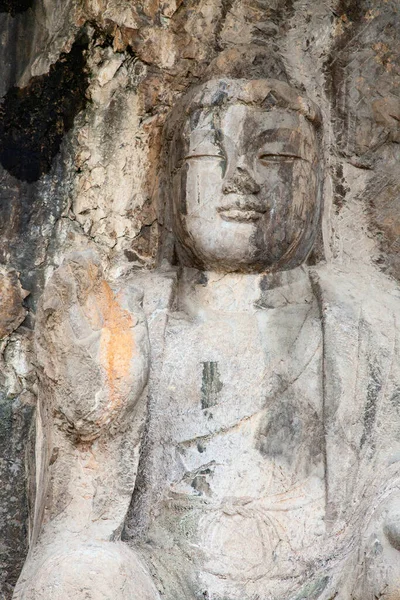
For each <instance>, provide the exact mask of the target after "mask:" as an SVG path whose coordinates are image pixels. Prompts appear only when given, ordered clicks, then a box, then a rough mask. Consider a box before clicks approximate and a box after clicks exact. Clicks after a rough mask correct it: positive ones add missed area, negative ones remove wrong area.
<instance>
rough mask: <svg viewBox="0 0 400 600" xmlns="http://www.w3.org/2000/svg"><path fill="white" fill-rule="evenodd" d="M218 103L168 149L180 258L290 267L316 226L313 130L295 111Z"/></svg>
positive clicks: (201, 111)
mask: <svg viewBox="0 0 400 600" xmlns="http://www.w3.org/2000/svg"><path fill="white" fill-rule="evenodd" d="M217 102H218V100H217V101H216V105H214V106H213V105H211V106H205V107H201V108H198V109H195V110H194V111H193V112H191V114H190V115H189V116H188V118H187V120H186V121H185V123H184V125H183V127H182V128H181V129H180V130H179V131H177V132H176V133H175V137H174V141H173V143H172V144H171V160H172V163H173V174H172V185H173V190H172V192H173V220H174V228H175V234H176V236H177V238H178V242H179V244H180V246H179V252H180V253H181V258H182V259H183V261H184V262H185V263H186V264H188V263H194V265H193V266H198V267H201V268H205V269H216V270H221V271H237V270H238V271H261V270H266V269H269V268H270V269H277V268H279V269H289V268H293V267H295V266H297V265H299V264H301V263H302V262H303V261H304V260H305V259H306V257H307V255H308V254H309V252H310V250H311V248H312V245H313V243H314V240H315V235H316V231H317V226H318V219H319V210H320V207H319V203H320V201H319V181H318V143H317V137H316V131H315V128H314V126H313V124H312V123H311V122H310V121H309V120H307V118H306V117H305V116H303V115H302V114H301V113H300V112H299V111H296V110H288V109H281V108H274V109H273V110H271V109H266V108H263V107H260V106H254V105H248V104H245V103H241V102H239V101H237V102H233V103H229V104H227V105H225V106H224V105H222V106H221V105H217Z"/></svg>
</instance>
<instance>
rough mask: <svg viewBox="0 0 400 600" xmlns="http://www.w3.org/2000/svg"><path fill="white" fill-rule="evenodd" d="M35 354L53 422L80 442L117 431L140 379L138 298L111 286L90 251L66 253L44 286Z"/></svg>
mask: <svg viewBox="0 0 400 600" xmlns="http://www.w3.org/2000/svg"><path fill="white" fill-rule="evenodd" d="M36 349H37V357H38V362H39V365H40V372H41V381H42V384H43V387H44V389H45V403H46V404H47V409H49V408H50V409H51V413H52V416H53V417H54V419H55V425H56V426H58V427H60V428H61V429H63V430H65V432H66V433H69V434H70V435H71V436H72V437H74V438H75V439H79V440H83V441H90V440H92V439H95V438H97V437H98V436H100V435H102V433H103V432H105V431H107V430H110V431H111V432H112V431H115V430H117V429H118V428H119V427H120V426H123V425H124V421H126V418H128V415H129V414H130V413H131V411H132V410H133V409H134V407H135V404H136V403H137V402H138V400H139V399H140V398H141V396H142V394H143V390H144V388H145V386H146V383H147V378H148V371H149V368H148V367H149V365H148V363H149V342H148V332H147V324H146V319H145V316H144V313H143V310H142V308H141V306H140V298H139V295H138V293H137V292H136V291H135V290H134V289H132V288H126V287H123V286H122V287H121V288H120V289H118V288H116V287H112V286H111V285H110V284H109V283H108V282H107V281H106V279H105V278H104V275H103V271H102V268H101V265H100V263H99V261H98V259H97V258H96V256H95V255H93V254H92V253H89V252H88V253H80V254H78V253H76V254H74V255H72V256H71V257H69V258H68V260H66V261H65V262H64V263H63V265H62V266H61V267H59V268H58V269H57V270H56V271H55V272H54V274H53V275H52V277H51V279H50V280H49V282H48V284H47V286H46V288H45V291H44V294H43V297H42V300H41V303H40V306H39V309H38V314H37V322H36Z"/></svg>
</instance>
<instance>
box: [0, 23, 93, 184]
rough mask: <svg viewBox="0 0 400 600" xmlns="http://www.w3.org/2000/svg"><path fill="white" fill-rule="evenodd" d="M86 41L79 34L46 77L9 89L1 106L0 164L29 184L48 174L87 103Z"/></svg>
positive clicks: (34, 78)
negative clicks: (67, 135) (65, 136)
mask: <svg viewBox="0 0 400 600" xmlns="http://www.w3.org/2000/svg"><path fill="white" fill-rule="evenodd" d="M87 48H88V39H87V36H86V35H85V34H83V33H82V34H80V35H79V36H78V38H77V39H76V41H75V43H74V44H73V45H72V48H71V51H70V52H68V53H62V54H61V55H60V58H59V59H58V61H57V62H56V63H55V64H53V65H52V66H51V67H50V70H49V72H48V73H47V74H45V75H40V76H38V77H33V78H32V79H31V80H30V82H29V85H27V86H26V87H24V88H18V87H12V88H11V89H9V90H8V92H7V93H6V95H5V97H4V99H3V103H2V105H1V106H0V162H1V164H2V165H3V167H4V168H5V169H6V170H7V171H8V172H9V173H10V174H11V175H13V176H14V177H16V178H17V179H19V180H21V181H27V182H29V183H31V182H34V181H37V180H38V179H40V177H41V176H42V175H44V174H45V173H48V172H49V171H50V169H51V166H52V161H53V158H54V157H55V156H56V154H57V153H58V151H59V148H60V144H61V141H62V139H63V136H64V134H65V133H66V132H67V131H69V130H70V129H71V127H72V125H73V122H74V118H75V116H76V115H77V114H78V113H79V112H80V111H81V110H83V109H84V107H85V105H86V96H85V93H86V89H87V86H88V74H87V70H86V49H87Z"/></svg>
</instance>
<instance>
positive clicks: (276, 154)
mask: <svg viewBox="0 0 400 600" xmlns="http://www.w3.org/2000/svg"><path fill="white" fill-rule="evenodd" d="M264 156H266V157H268V158H283V159H285V158H294V159H296V160H305V161H306V162H310V161H309V160H308V159H307V158H304V156H301V155H300V154H299V153H297V152H279V151H274V152H272V151H271V152H268V151H266V152H263V151H262V150H261V151H260V154H259V157H258V158H259V159H262V158H263V157H264Z"/></svg>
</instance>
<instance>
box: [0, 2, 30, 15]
mask: <svg viewBox="0 0 400 600" xmlns="http://www.w3.org/2000/svg"><path fill="white" fill-rule="evenodd" d="M33 4H34V0H0V13H8V14H10V15H11V16H12V17H15V15H18V14H20V13H23V12H25V11H27V10H28V9H29V8H32V7H33Z"/></svg>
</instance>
